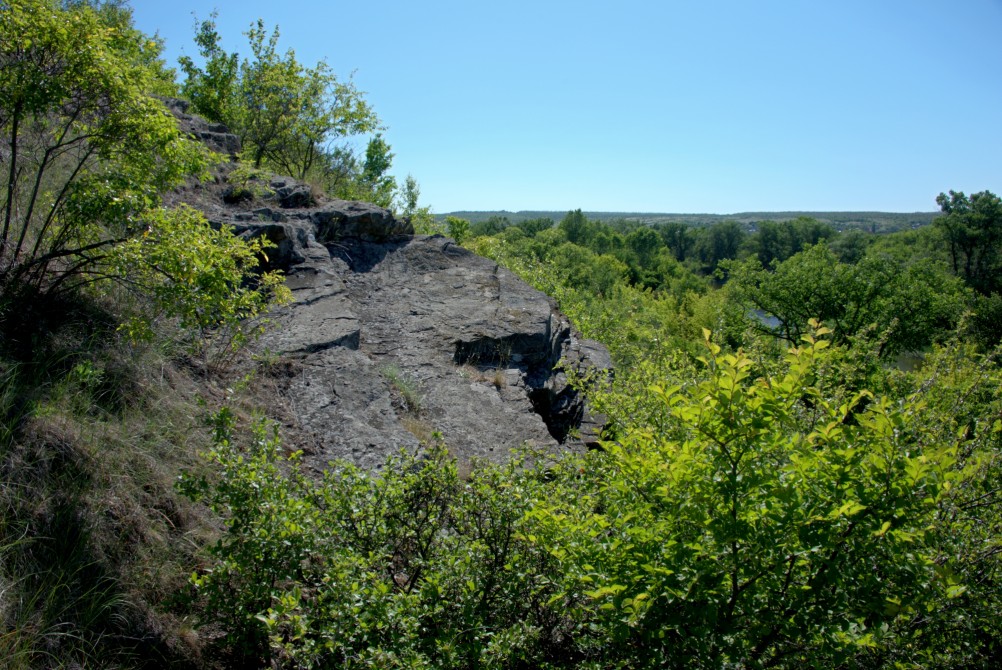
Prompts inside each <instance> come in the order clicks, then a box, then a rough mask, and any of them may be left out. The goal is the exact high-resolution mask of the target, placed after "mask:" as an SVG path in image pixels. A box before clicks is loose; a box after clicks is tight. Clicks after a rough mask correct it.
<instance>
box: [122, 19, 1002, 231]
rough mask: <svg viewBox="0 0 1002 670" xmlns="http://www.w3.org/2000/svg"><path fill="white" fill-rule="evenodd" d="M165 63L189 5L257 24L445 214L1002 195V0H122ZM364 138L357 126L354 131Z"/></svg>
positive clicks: (235, 43) (931, 205) (901, 206)
mask: <svg viewBox="0 0 1002 670" xmlns="http://www.w3.org/2000/svg"><path fill="white" fill-rule="evenodd" d="M131 4H132V7H133V9H134V11H135V21H136V25H137V27H138V28H140V29H141V30H143V31H146V32H149V33H153V32H159V33H160V35H161V36H162V37H163V38H165V39H166V41H167V56H168V60H169V61H170V62H171V63H172V64H173V63H174V62H175V61H176V57H177V55H178V54H179V53H181V52H182V51H183V52H184V53H187V54H188V55H190V56H193V57H197V50H196V49H195V47H194V43H193V42H192V35H193V34H194V21H195V19H194V17H193V15H192V13H193V12H195V13H196V14H197V16H198V18H199V19H202V18H206V17H207V16H208V14H209V13H210V12H211V11H212V9H213V8H216V9H218V11H219V18H218V26H219V30H220V32H221V34H222V35H223V38H224V45H225V46H226V47H227V49H228V50H230V51H238V52H240V53H241V55H244V54H246V52H247V47H246V38H245V37H244V36H243V35H242V33H243V32H244V31H245V30H247V27H248V26H249V24H250V23H251V22H252V21H254V20H256V19H258V18H262V19H264V21H265V23H266V24H267V26H268V27H269V28H271V27H273V26H275V25H276V24H277V25H279V26H280V30H281V41H280V46H281V48H282V49H283V50H284V49H285V48H290V47H291V48H293V49H294V50H295V52H296V55H297V58H298V59H299V60H300V61H301V62H303V63H305V64H307V65H313V64H315V63H316V62H317V61H318V60H320V59H326V60H327V62H328V63H329V64H330V65H331V66H332V67H333V68H334V70H335V71H336V72H337V73H338V74H340V75H342V76H348V75H349V74H350V73H351V72H353V71H354V72H355V75H354V80H355V82H356V84H357V85H358V86H359V88H360V89H362V90H363V91H366V93H367V99H368V100H369V102H370V103H371V104H372V105H373V107H374V108H375V110H376V112H377V113H378V114H379V116H380V118H381V119H382V121H383V123H384V124H385V125H386V126H387V131H386V133H385V137H386V139H387V141H388V142H389V143H390V144H391V145H392V147H393V152H394V153H395V155H396V158H395V160H394V165H393V170H392V172H393V173H394V174H396V175H397V176H398V177H401V178H402V177H403V176H405V175H406V174H408V173H410V174H413V175H414V177H415V178H416V179H417V180H418V182H419V183H420V185H421V194H422V198H421V200H422V204H428V205H431V206H432V208H433V209H434V211H436V212H449V211H456V210H463V209H468V210H493V209H507V210H512V211H516V210H521V209H532V210H568V209H574V208H578V207H580V208H582V209H584V210H592V211H646V212H687V213H694V212H707V213H720V214H726V213H733V212H740V211H763V210H881V211H931V210H935V209H936V204H935V197H936V195H937V194H938V193H939V192H941V191H946V190H949V189H954V190H961V191H964V192H966V193H971V192H976V191H982V190H985V189H988V190H991V191H993V192H995V193H999V192H1000V190H1002V0H963V1H961V2H945V1H944V0H940V1H939V2H932V1H926V0H839V1H837V2H816V1H814V0H802V1H794V0H787V1H768V0H762V1H761V2H747V1H742V0H719V1H713V0H705V1H696V0H692V1H691V2H672V1H654V0H651V1H648V2H638V1H634V0H616V1H615V2H613V1H611V0H610V1H604V2H598V1H589V0H576V1H574V2H568V1H564V0H560V1H547V0H534V1H531V2H526V1H523V0H508V1H507V2H490V3H488V2H478V1H477V0H463V1H459V0H457V1H449V2H447V1H440V0H426V1H423V2H419V1H416V0H354V1H353V2H340V1H336V0H335V1H325V0H311V1H295V0H289V1H286V2H280V1H277V0H240V1H237V0H216V2H215V3H211V2H196V1H195V0H171V1H169V2H167V1H165V0H132V3H131ZM359 144H360V146H362V147H363V148H364V142H360V143H359Z"/></svg>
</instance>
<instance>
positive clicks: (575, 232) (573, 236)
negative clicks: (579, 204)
mask: <svg viewBox="0 0 1002 670" xmlns="http://www.w3.org/2000/svg"><path fill="white" fill-rule="evenodd" d="M559 227H560V229H561V230H562V231H564V234H565V235H566V236H567V240H568V241H569V242H573V243H574V244H582V245H584V244H587V243H588V241H589V240H590V239H591V236H592V234H593V233H594V232H595V231H594V228H595V226H594V225H593V224H592V222H590V221H589V220H588V218H587V217H586V216H585V215H584V213H582V212H581V210H580V209H575V210H574V211H571V212H567V215H566V216H564V218H563V219H561V220H560V225H559Z"/></svg>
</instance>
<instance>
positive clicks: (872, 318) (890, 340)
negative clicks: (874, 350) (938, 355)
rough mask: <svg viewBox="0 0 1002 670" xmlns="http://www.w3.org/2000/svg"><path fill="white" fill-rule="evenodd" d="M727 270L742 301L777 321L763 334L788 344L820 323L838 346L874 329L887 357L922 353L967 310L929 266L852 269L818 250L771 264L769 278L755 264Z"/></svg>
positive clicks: (871, 259) (869, 261) (955, 288)
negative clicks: (815, 321) (823, 323)
mask: <svg viewBox="0 0 1002 670" xmlns="http://www.w3.org/2000/svg"><path fill="white" fill-rule="evenodd" d="M728 268H729V270H730V272H731V282H732V285H733V287H734V289H735V290H736V292H737V295H738V296H740V298H741V299H743V300H745V301H746V304H747V305H748V306H749V307H750V308H752V309H756V310H760V311H761V312H762V313H764V314H767V315H771V316H774V317H775V318H776V319H777V320H778V324H777V325H775V326H770V325H768V324H766V323H759V324H758V329H759V330H761V331H763V332H766V333H769V334H771V335H774V336H776V337H780V338H782V339H784V340H787V341H788V342H790V343H791V344H796V343H797V342H798V341H800V338H801V337H802V336H803V335H804V333H806V332H807V329H808V327H809V326H808V324H809V322H810V321H811V320H812V319H816V320H819V321H824V322H825V323H827V324H829V325H830V326H831V328H832V331H833V334H832V337H833V339H834V340H835V341H836V342H839V343H845V342H847V341H848V340H849V339H850V338H852V337H855V336H857V335H860V334H862V333H863V332H864V330H866V329H867V328H868V327H870V326H872V327H874V329H875V330H874V332H872V333H871V335H872V336H873V337H877V338H880V339H881V341H882V344H881V347H880V350H881V353H883V354H884V355H892V354H894V353H897V352H900V351H902V350H918V349H921V348H923V347H925V346H927V345H928V344H930V343H931V342H932V341H933V340H935V339H936V338H937V337H939V336H941V335H943V334H945V333H946V332H949V331H950V330H951V329H952V328H953V327H954V326H955V325H956V322H957V320H958V318H959V316H960V313H961V311H962V309H963V291H962V287H961V286H960V285H959V282H958V281H957V280H956V279H954V278H952V277H950V276H949V275H948V274H947V273H946V271H945V269H944V268H942V267H939V266H937V265H936V264H935V263H933V262H931V261H916V262H914V263H912V264H910V265H903V264H900V263H896V262H894V261H893V260H892V259H890V258H887V257H881V256H876V255H870V256H867V257H865V258H864V259H862V260H861V261H859V262H858V263H856V264H855V265H848V264H845V263H840V262H839V261H838V258H837V257H836V256H835V254H834V253H833V252H832V251H831V250H830V249H829V248H828V247H827V245H825V244H824V243H821V244H817V245H815V246H813V247H809V248H807V249H805V250H804V251H802V252H800V253H799V254H796V255H794V256H792V257H791V258H789V259H788V260H786V261H784V262H782V263H778V264H774V265H773V270H772V271H770V270H767V269H765V268H763V267H762V266H761V264H760V263H759V262H758V260H757V259H751V260H750V261H748V262H745V263H737V264H729V265H728Z"/></svg>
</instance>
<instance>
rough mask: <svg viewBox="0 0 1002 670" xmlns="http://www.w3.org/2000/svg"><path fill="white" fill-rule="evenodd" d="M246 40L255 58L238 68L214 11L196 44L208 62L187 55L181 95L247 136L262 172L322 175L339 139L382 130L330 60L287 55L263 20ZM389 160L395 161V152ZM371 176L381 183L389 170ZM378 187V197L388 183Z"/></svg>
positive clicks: (250, 151)
mask: <svg viewBox="0 0 1002 670" xmlns="http://www.w3.org/2000/svg"><path fill="white" fill-rule="evenodd" d="M246 35H247V40H248V44H249V47H250V52H251V57H250V58H244V59H243V60H242V61H240V64H239V68H238V66H237V63H238V60H239V55H238V54H237V53H232V54H227V53H226V52H225V51H224V50H223V49H222V47H221V46H220V41H221V38H220V35H219V34H218V32H217V31H216V24H215V14H213V15H211V16H210V18H209V19H207V20H205V21H203V22H202V23H201V24H200V25H199V27H198V31H197V32H196V35H195V43H196V44H197V45H198V48H199V53H200V54H201V57H202V60H203V61H204V63H203V65H202V67H199V66H198V65H196V64H195V62H194V61H193V60H192V59H191V58H188V57H182V58H181V60H180V64H181V69H182V71H183V72H184V73H185V75H186V76H187V79H186V80H185V83H184V84H183V85H182V89H181V90H182V93H183V94H184V95H185V96H187V97H188V98H189V99H190V100H191V101H192V103H193V105H194V107H195V111H197V112H199V113H201V114H204V115H205V116H206V117H207V118H210V119H212V120H216V121H220V122H223V123H225V124H226V125H228V126H229V127H230V128H231V129H232V130H233V131H234V132H235V133H237V134H238V135H239V136H240V138H241V140H242V141H243V145H244V152H245V154H246V155H247V156H248V157H249V159H250V160H251V162H252V163H253V164H254V166H255V167H261V166H262V165H263V164H265V163H267V164H268V165H269V166H271V167H274V168H275V169H277V170H281V171H282V172H283V173H286V174H290V175H292V176H295V177H297V178H298V179H306V178H307V176H309V175H310V174H311V173H313V172H314V171H316V170H320V172H321V174H322V175H323V174H324V172H325V171H326V170H328V169H330V168H331V160H330V159H331V156H332V153H333V143H334V142H337V141H339V140H341V139H343V138H346V137H351V136H354V135H359V134H364V133H368V132H371V131H373V130H376V128H377V126H378V123H379V122H378V119H377V117H376V115H375V113H374V112H373V111H372V109H371V108H370V107H369V105H368V103H367V102H366V101H365V99H364V97H363V95H362V93H361V92H360V91H358V89H356V88H355V86H354V84H353V83H352V82H351V81H347V82H345V81H341V80H339V79H338V78H337V76H336V75H335V74H334V72H333V70H332V69H331V68H330V66H328V65H327V63H326V62H324V61H321V62H319V63H317V64H316V65H315V66H314V67H312V68H310V67H305V66H303V65H302V64H301V63H299V61H298V60H296V55H295V52H294V51H292V50H291V49H290V50H288V51H286V52H285V53H284V54H280V53H279V52H278V38H279V32H278V28H275V29H274V30H273V31H272V33H271V34H270V35H268V34H267V31H266V30H265V26H264V22H263V21H261V20H258V21H257V22H256V23H254V24H252V25H251V27H250V29H249V30H248V31H247V33H246ZM378 149H379V147H378V146H377V147H376V148H375V149H374V151H378ZM386 149H387V150H388V147H386ZM382 155H383V157H385V158H387V160H388V152H383V154H382ZM370 167H371V169H373V170H374V169H376V166H375V164H373V166H370ZM324 176H326V175H324ZM364 176H368V177H374V178H375V181H376V182H378V178H379V177H381V176H382V172H379V173H378V174H376V173H371V174H368V175H364ZM372 185H373V187H374V188H376V189H377V197H378V188H379V186H381V184H377V183H375V182H374V183H373V184H372Z"/></svg>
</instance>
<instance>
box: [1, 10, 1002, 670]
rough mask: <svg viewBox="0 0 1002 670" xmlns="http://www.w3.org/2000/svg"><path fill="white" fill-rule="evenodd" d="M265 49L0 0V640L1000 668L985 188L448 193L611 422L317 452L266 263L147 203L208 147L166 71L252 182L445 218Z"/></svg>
mask: <svg viewBox="0 0 1002 670" xmlns="http://www.w3.org/2000/svg"><path fill="white" fill-rule="evenodd" d="M248 38H249V41H250V47H251V57H250V58H248V59H245V60H243V61H241V60H240V59H239V57H238V56H237V55H236V54H226V53H224V52H222V51H221V49H220V47H219V37H218V35H217V34H216V33H215V26H214V24H213V22H212V20H211V19H210V20H209V21H206V22H204V23H202V24H201V25H200V27H199V30H198V32H197V34H196V43H197V44H198V46H199V48H200V50H201V55H202V57H203V62H202V63H195V62H194V61H192V60H186V61H184V62H182V63H181V67H182V70H183V71H184V72H185V74H186V75H187V79H186V80H185V83H184V84H183V85H181V86H180V87H179V86H178V85H177V84H176V83H175V79H174V76H173V73H172V72H171V71H170V70H169V69H168V68H167V67H166V66H165V64H164V63H162V62H161V60H160V57H159V54H160V46H161V45H159V44H158V43H157V41H156V40H151V39H149V38H148V37H147V36H144V35H142V34H140V33H139V32H138V31H136V30H135V29H134V28H132V25H131V20H130V16H129V12H128V9H127V8H125V7H123V6H121V5H119V4H117V3H86V2H83V3H78V2H74V3H56V2H50V1H48V0H23V1H22V2H18V3H7V4H0V63H2V65H3V72H4V77H3V78H2V79H0V167H2V170H0V172H2V173H3V174H4V177H5V180H4V187H3V191H2V193H3V195H2V196H0V217H2V226H3V227H2V235H0V337H2V340H0V659H2V661H3V663H2V664H3V666H4V667H11V668H35V667H72V666H74V665H76V666H80V667H122V668H124V667H236V666H240V667H268V666H270V667H304V668H307V667H378V668H386V667H409V668H413V667H427V668H479V667H491V668H536V667H551V668H557V667H574V668H577V667H584V668H587V667H591V668H613V667H620V668H639V667H651V668H655V667H687V668H688V667H706V668H719V667H733V668H739V667H741V668H753V667H808V666H810V667H874V668H876V667H900V668H934V667H938V668H960V667H963V668H977V667H984V668H989V667H996V666H997V665H998V662H999V659H1000V657H1002V648H1000V641H1002V630H1000V623H999V622H1000V621H1002V589H1000V584H999V578H1000V571H999V559H1000V555H1002V545H1000V539H999V538H1000V537H1002V534H1000V531H1002V508H1000V505H1002V499H1000V480H1002V471H1000V467H1002V463H1000V447H1002V370H1000V367H999V363H1000V352H999V342H1000V339H1002V329H1000V326H999V324H1000V323H1002V316H1000V315H1002V307H1000V305H1002V297H1000V295H1002V284H1000V277H1002V267H1000V264H1002V247H1000V245H1002V203H1000V201H999V198H998V197H997V196H995V195H994V194H992V193H990V192H987V191H986V192H982V193H976V194H973V195H971V196H966V195H965V194H963V193H959V192H952V191H951V192H950V193H949V194H944V195H942V196H940V198H939V201H938V203H939V205H940V207H941V210H942V213H943V216H942V217H940V218H939V219H937V220H936V222H935V223H934V224H933V225H931V226H926V227H922V228H919V229H917V230H906V231H901V232H896V233H893V234H885V235H876V234H873V233H866V232H860V231H858V230H855V231H847V232H840V231H838V230H836V229H835V228H834V227H833V226H832V225H830V224H826V223H822V222H819V221H816V220H812V219H808V218H794V219H791V220H786V221H780V222H768V221H765V222H763V221H759V222H757V223H756V225H755V227H754V230H749V229H748V228H747V227H746V226H742V225H739V224H738V223H736V222H733V221H732V222H722V223H718V224H716V225H708V226H696V227H694V226H691V225H688V224H687V223H686V222H680V221H674V222H673V221H667V222H665V221H662V222H654V223H651V224H650V225H647V224H646V223H643V222H640V221H636V220H629V221H628V220H612V221H597V220H595V219H590V218H589V217H587V216H586V215H585V214H584V213H583V212H581V211H579V210H578V211H572V212H569V213H568V214H567V216H565V217H564V218H563V219H562V220H561V221H560V222H559V223H557V222H555V221H553V220H550V219H547V218H545V217H534V218H528V219H524V220H520V221H518V222H517V223H515V224H512V223H511V222H509V221H508V220H506V219H504V218H500V217H494V218H488V219H485V220H482V221H474V222H470V221H467V220H465V219H462V218H459V217H450V218H449V219H447V221H446V223H445V226H446V232H448V233H449V234H451V235H453V236H454V237H455V238H456V239H457V241H458V242H461V243H464V244H466V245H467V246H468V247H469V248H471V249H473V250H475V251H477V252H478V253H481V254H483V255H486V256H489V257H492V258H494V259H496V260H497V261H498V262H499V263H502V264H504V265H506V266H507V267H509V268H511V269H512V270H513V271H515V272H517V273H518V274H519V275H521V276H522V277H523V278H524V279H525V280H526V281H529V282H530V283H532V284H533V285H535V286H537V287H538V288H540V289H542V290H544V291H546V292H547V293H549V294H550V295H553V296H554V297H556V298H557V299H558V301H559V302H560V305H561V307H562V308H563V310H564V311H565V312H567V313H568V314H569V315H570V316H571V317H572V319H573V320H574V321H575V323H576V324H577V326H578V327H579V328H580V329H581V330H582V331H584V333H585V334H586V335H587V336H590V337H594V338H596V339H598V340H600V341H602V342H604V343H605V344H607V345H608V346H609V348H610V350H611V352H612V353H613V356H614V358H615V361H616V363H617V371H616V375H615V377H614V379H611V380H610V379H604V378H603V379H582V380H581V383H582V384H586V385H587V387H588V388H589V389H591V390H590V394H591V395H590V402H591V403H592V404H593V406H594V407H595V408H596V409H597V410H599V411H601V412H602V413H604V414H605V415H606V416H607V417H608V425H607V428H606V433H605V436H604V437H605V439H604V441H603V442H602V443H601V444H602V448H601V449H597V450H594V451H592V452H590V453H587V454H584V455H567V456H564V457H561V458H558V459H555V460H554V459H544V458H540V457H539V455H538V454H533V453H530V452H528V451H527V452H526V453H524V454H518V455H513V457H512V461H511V462H510V463H508V464H505V465H498V464H489V463H479V464H474V465H473V467H469V466H468V464H463V469H462V471H460V470H459V469H458V468H457V464H456V463H454V462H453V461H452V460H451V458H450V457H449V455H448V450H447V447H448V445H443V444H441V437H440V435H439V434H438V433H436V432H435V427H434V426H433V425H427V426H425V425H422V426H421V431H420V432H421V433H422V434H425V433H427V435H428V438H427V439H426V440H425V441H426V443H427V448H426V449H425V450H423V451H422V452H420V453H417V454H410V453H403V454H401V455H400V456H399V457H397V458H395V459H392V460H391V461H389V462H387V463H386V464H385V465H384V466H383V468H382V469H381V470H380V471H379V472H378V473H373V472H366V471H362V470H360V469H358V468H357V467H355V466H353V465H351V464H349V463H334V464H331V467H330V469H329V470H328V471H327V472H326V473H324V474H323V475H322V476H313V475H312V474H310V473H307V472H305V471H303V470H301V469H300V468H299V467H298V463H299V458H300V454H299V452H298V451H296V448H295V445H294V444H293V443H291V442H289V443H288V444H287V445H283V440H282V435H281V433H280V431H279V428H278V423H276V422H275V420H274V419H276V418H278V417H276V416H275V413H276V412H277V410H276V408H275V407H274V406H273V405H269V403H268V399H269V398H271V397H273V396H271V395H269V394H271V393H273V389H272V388H271V385H270V382H269V378H270V377H269V375H271V374H272V373H273V371H274V370H275V369H276V368H278V367H280V361H275V360H272V359H271V358H268V357H266V356H265V357H260V358H255V357H252V356H251V355H250V354H249V353H248V351H247V350H246V349H243V348H241V347H242V346H243V345H245V344H246V343H247V342H249V341H250V340H252V339H253V335H254V332H255V331H256V329H257V327H258V326H259V323H258V321H257V319H259V318H260V317H261V316H263V315H264V314H266V312H267V310H268V309H269V307H270V306H272V305H274V304H275V303H276V302H280V301H282V300H284V299H287V294H286V293H285V291H284V290H283V288H282V285H281V278H280V277H278V276H275V275H270V274H261V273H260V272H259V271H258V262H259V260H260V259H261V257H262V254H266V253H267V249H266V248H265V247H264V246H263V244H262V243H260V242H248V241H246V240H242V239H240V238H237V237H235V236H234V235H232V233H230V232H229V231H228V230H226V229H213V228H212V227H211V226H209V225H208V224H207V223H206V221H205V219H204V218H203V217H202V216H201V215H200V214H199V213H198V212H197V211H195V210H192V209H190V208H186V207H177V208H167V207H165V206H164V204H163V203H164V201H163V198H162V197H161V196H162V194H163V193H164V191H165V190H167V189H171V188H174V187H177V186H178V185H180V184H182V183H183V182H184V181H185V180H190V181H195V180H197V179H199V178H200V177H201V176H203V175H205V174H206V173H207V172H208V171H209V170H211V166H212V165H213V163H214V162H215V161H217V160H219V159H218V157H214V156H211V155H209V154H208V153H207V152H205V151H204V150H203V149H202V148H201V147H199V146H197V145H195V144H194V143H192V142H191V141H189V140H188V139H186V138H184V137H183V136H181V135H180V133H179V132H178V130H177V128H176V125H175V124H174V121H173V119H172V118H171V117H170V116H169V114H168V113H167V112H166V111H165V109H164V107H163V105H162V103H161V102H160V101H159V99H158V98H157V97H155V96H157V95H169V94H175V93H178V92H179V90H180V92H182V93H184V94H185V95H187V96H188V97H190V98H191V99H192V102H193V103H194V105H195V107H196V109H197V110H198V111H200V112H201V113H203V114H206V115H208V116H209V117H210V118H213V119H214V120H216V121H224V122H226V123H228V124H231V125H232V127H233V128H234V129H235V130H236V131H237V132H238V133H240V134H241V136H242V137H243V140H244V142H245V149H246V152H248V153H246V154H245V157H246V158H247V159H248V163H247V164H246V165H244V166H243V167H241V168H237V169H236V170H234V171H233V172H234V173H235V174H236V175H237V176H236V177H235V178H234V179H237V178H238V177H239V176H240V175H242V174H243V175H252V174H255V171H257V170H267V169H281V170H284V171H287V172H288V171H291V172H295V173H296V174H297V175H298V176H299V177H302V178H306V179H312V180H315V181H318V182H319V183H320V184H321V185H322V186H323V188H324V189H326V190H327V191H328V192H329V193H332V194H335V195H345V196H349V195H350V196H351V197H364V198H367V199H370V200H372V201H374V202H377V203H382V204H390V201H391V200H392V199H393V197H394V194H396V197H397V198H399V206H400V207H401V209H402V210H403V211H404V213H406V214H408V215H412V216H414V217H416V218H417V219H418V220H419V221H423V222H424V223H425V224H426V225H427V226H433V225H435V224H434V223H433V222H432V220H431V217H430V213H429V212H428V210H427V208H422V207H419V206H418V196H419V188H418V185H417V183H416V181H414V180H413V179H412V178H409V179H408V180H407V181H406V182H405V184H404V185H403V188H402V189H396V185H395V182H394V181H393V180H392V179H391V178H389V177H388V174H387V170H388V168H389V163H390V159H391V156H392V155H391V154H390V148H389V145H388V144H386V141H385V140H384V139H383V138H382V136H381V135H379V134H375V135H373V137H372V138H371V139H370V141H369V143H368V147H367V151H366V153H365V159H364V160H363V161H359V160H356V159H355V158H354V157H353V155H352V154H351V153H350V151H348V149H346V148H344V146H342V145H339V144H338V142H340V141H341V140H343V139H344V138H345V137H346V136H350V135H353V134H355V133H361V132H369V131H375V130H377V129H378V121H377V120H376V118H375V115H374V113H373V112H372V110H371V109H369V107H368V106H367V104H365V101H364V99H363V98H362V97H361V95H360V94H359V93H358V92H357V91H355V89H354V88H353V87H352V86H351V85H350V83H345V82H342V81H340V80H338V79H337V78H336V77H334V75H333V73H332V71H331V70H330V68H329V67H327V66H326V65H325V64H319V65H318V66H316V67H314V68H306V67H304V66H302V65H300V64H299V63H298V62H297V61H296V60H295V56H294V54H293V53H292V52H287V53H286V54H285V55H281V54H279V52H278V51H277V33H272V35H271V37H269V36H268V33H267V31H266V30H265V28H264V26H263V25H262V24H260V23H256V24H254V25H253V26H252V28H251V31H250V32H249V34H248ZM276 81H279V82H285V84H287V85H285V86H275V85H273V84H275V82H276ZM255 96H257V97H255ZM283 96H285V97H283ZM290 96H291V97H290ZM248 100H253V101H255V102H254V104H253V105H252V106H251V107H247V108H245V107H242V105H243V104H244V103H245V102H246V101H248ZM306 103H308V104H306ZM290 110H296V113H292V112H291V111H290ZM299 110H302V112H301V114H299ZM273 114H277V115H278V116H272V115H273ZM282 114H288V116H282ZM255 115H259V116H255ZM265 130H268V131H269V133H270V134H269V133H266V132H264V131H265ZM251 181H253V180H251V179H250V178H248V179H247V182H248V183H250V182H251ZM252 195H253V194H252ZM906 359H907V360H906ZM384 376H385V377H386V381H387V384H388V386H390V387H392V388H393V389H394V392H395V393H397V394H399V396H400V398H401V402H402V403H404V404H406V406H407V407H408V408H409V411H410V412H411V413H412V414H414V415H415V416H416V415H418V414H419V413H420V397H419V395H420V393H419V389H417V388H416V387H415V386H414V385H413V383H412V382H411V381H410V380H408V379H404V378H403V377H402V376H401V375H400V374H399V373H398V372H397V371H394V370H392V369H387V370H385V371H384ZM497 383H498V384H501V382H497ZM266 412H270V413H271V416H270V417H269V416H268V415H267V414H266ZM422 421H426V419H422ZM415 434H417V432H415Z"/></svg>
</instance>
